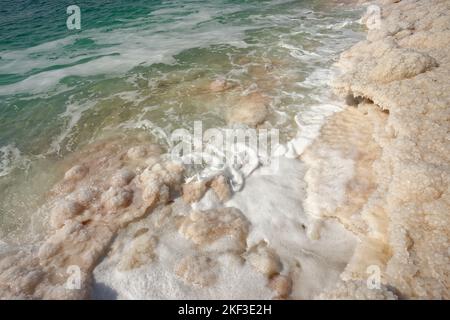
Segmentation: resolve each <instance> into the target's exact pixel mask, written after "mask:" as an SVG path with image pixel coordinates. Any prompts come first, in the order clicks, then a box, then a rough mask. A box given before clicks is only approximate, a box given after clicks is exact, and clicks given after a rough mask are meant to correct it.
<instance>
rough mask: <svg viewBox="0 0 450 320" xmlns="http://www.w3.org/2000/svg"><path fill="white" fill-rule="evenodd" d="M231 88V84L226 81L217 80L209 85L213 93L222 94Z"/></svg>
mask: <svg viewBox="0 0 450 320" xmlns="http://www.w3.org/2000/svg"><path fill="white" fill-rule="evenodd" d="M229 88H230V84H229V83H228V82H227V80H225V79H216V80H214V81H213V82H211V84H210V85H209V90H211V91H212V92H221V91H225V90H227V89H229Z"/></svg>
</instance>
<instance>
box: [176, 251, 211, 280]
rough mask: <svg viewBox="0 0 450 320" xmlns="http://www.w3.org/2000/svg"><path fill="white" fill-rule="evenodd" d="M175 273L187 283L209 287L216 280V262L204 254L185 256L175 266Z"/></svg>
mask: <svg viewBox="0 0 450 320" xmlns="http://www.w3.org/2000/svg"><path fill="white" fill-rule="evenodd" d="M175 274H176V275H177V276H179V277H180V278H181V279H183V280H184V282H186V283H188V284H192V285H196V286H200V287H209V286H211V285H213V284H214V283H215V282H216V280H217V273H216V263H215V262H214V261H213V260H212V259H211V258H210V257H208V256H205V255H194V256H186V257H184V258H183V259H182V260H181V261H180V262H179V263H178V264H177V266H176V267H175Z"/></svg>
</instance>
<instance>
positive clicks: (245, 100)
mask: <svg viewBox="0 0 450 320" xmlns="http://www.w3.org/2000/svg"><path fill="white" fill-rule="evenodd" d="M268 104H269V98H268V97H267V96H264V95H263V94H261V93H259V92H254V93H251V94H249V95H247V96H244V97H242V98H241V99H239V101H238V102H237V104H236V105H235V106H233V107H232V108H231V109H230V110H229V113H228V115H227V118H228V122H229V123H240V124H246V125H248V126H250V127H256V126H257V125H258V124H261V123H263V122H264V120H266V118H267V116H268V114H269V110H268Z"/></svg>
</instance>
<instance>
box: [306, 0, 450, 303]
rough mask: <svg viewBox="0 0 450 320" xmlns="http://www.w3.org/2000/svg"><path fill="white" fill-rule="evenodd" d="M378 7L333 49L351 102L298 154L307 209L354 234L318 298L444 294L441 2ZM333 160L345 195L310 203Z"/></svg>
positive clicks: (447, 178) (447, 198)
mask: <svg viewBox="0 0 450 320" xmlns="http://www.w3.org/2000/svg"><path fill="white" fill-rule="evenodd" d="M379 5H380V6H381V8H382V11H381V23H380V25H379V28H375V29H372V30H369V32H368V36H367V40H366V41H363V42H360V43H358V44H357V45H355V46H354V47H353V48H351V49H350V50H348V51H346V52H344V53H343V54H342V56H341V59H340V61H339V65H340V67H341V70H342V75H341V76H340V77H338V78H337V79H336V81H335V82H334V86H335V89H336V91H337V92H338V93H339V94H340V95H341V96H342V97H346V98H347V100H348V101H352V102H353V104H354V105H355V106H352V107H348V108H347V109H346V110H344V111H343V112H342V113H339V114H336V115H335V116H334V117H332V118H331V119H330V121H329V122H328V123H327V124H326V125H325V126H324V128H323V130H322V136H321V137H320V138H319V139H318V140H317V141H316V142H315V144H314V145H313V146H311V148H310V149H309V150H308V151H307V152H306V154H304V155H303V159H304V160H305V162H306V163H307V164H310V165H311V168H310V169H309V171H308V173H307V177H306V178H307V182H308V185H309V187H308V188H309V189H308V198H307V200H306V205H307V207H309V209H310V213H312V214H315V215H317V216H328V217H335V218H337V219H338V220H339V221H340V222H341V223H343V224H344V225H345V226H346V227H347V228H348V229H350V230H352V231H353V232H354V233H355V234H357V235H358V237H359V238H360V240H361V243H360V244H359V245H358V246H357V248H356V251H355V254H354V256H353V257H352V259H351V261H350V263H349V264H348V265H347V267H346V270H345V272H344V273H343V274H342V276H341V278H342V282H341V283H339V284H338V286H337V288H336V289H335V290H332V291H329V292H327V293H326V294H323V295H322V296H321V297H322V298H369V297H374V298H375V297H378V298H394V297H395V296H397V297H398V298H434V299H436V298H437V299H449V297H450V289H449V286H450V283H449V280H450V279H449V276H450V260H449V255H450V252H449V250H450V249H449V248H450V244H449V234H450V232H449V225H450V189H449V183H450V141H449V129H450V122H449V121H450V91H449V88H450V80H449V79H450V1H448V0H430V1H420V0H401V1H398V0H388V1H382V2H381V3H379ZM324 150H325V151H324ZM333 153H334V154H339V156H340V157H341V159H336V157H334V156H333ZM342 159H344V160H345V161H350V162H352V163H353V164H354V168H355V175H354V176H353V177H352V178H350V179H348V181H347V182H346V189H347V194H346V198H345V200H344V201H342V202H340V203H338V204H336V205H335V206H333V207H324V206H321V207H319V206H317V203H320V201H321V200H322V199H321V198H323V197H324V195H323V194H321V193H320V191H321V188H322V189H323V183H327V180H326V178H327V177H326V175H324V174H323V171H324V170H326V168H330V167H339V164H340V163H342ZM328 183H331V182H329V181H328ZM325 203H326V201H325ZM370 266H378V267H379V268H380V271H381V278H382V284H383V286H382V288H381V290H380V291H378V292H377V291H376V290H368V289H367V286H366V279H367V278H368V276H369V275H370V272H369V273H368V272H367V270H370V269H368V268H369V267H370ZM372 270H373V269H372Z"/></svg>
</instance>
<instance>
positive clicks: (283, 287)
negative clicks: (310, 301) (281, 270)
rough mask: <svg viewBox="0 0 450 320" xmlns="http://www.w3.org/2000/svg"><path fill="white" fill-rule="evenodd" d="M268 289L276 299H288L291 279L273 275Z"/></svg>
mask: <svg viewBox="0 0 450 320" xmlns="http://www.w3.org/2000/svg"><path fill="white" fill-rule="evenodd" d="M269 288H270V289H272V290H273V291H274V292H275V293H276V294H277V297H278V298H282V299H285V298H287V297H289V295H290V294H291V291H292V279H291V278H290V277H288V276H283V275H280V274H278V275H275V276H273V277H272V278H271V279H270V280H269Z"/></svg>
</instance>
